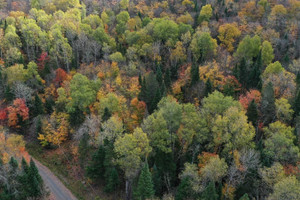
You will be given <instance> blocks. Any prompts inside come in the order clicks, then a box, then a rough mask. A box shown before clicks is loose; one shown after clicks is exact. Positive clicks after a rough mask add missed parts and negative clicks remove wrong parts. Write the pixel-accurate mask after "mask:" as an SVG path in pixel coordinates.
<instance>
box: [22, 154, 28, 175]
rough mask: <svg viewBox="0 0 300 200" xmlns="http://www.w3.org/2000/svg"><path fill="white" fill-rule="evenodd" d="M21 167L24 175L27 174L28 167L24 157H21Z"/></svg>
mask: <svg viewBox="0 0 300 200" xmlns="http://www.w3.org/2000/svg"><path fill="white" fill-rule="evenodd" d="M21 167H22V170H23V171H24V172H25V173H28V170H29V166H28V164H27V162H26V161H25V159H24V157H22V162H21Z"/></svg>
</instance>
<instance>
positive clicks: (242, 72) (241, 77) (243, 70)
mask: <svg viewBox="0 0 300 200" xmlns="http://www.w3.org/2000/svg"><path fill="white" fill-rule="evenodd" d="M236 77H237V78H238V81H239V82H240V83H241V84H242V85H243V86H245V87H247V83H248V78H247V77H248V71H247V66H246V59H245V58H243V59H242V60H241V62H240V64H239V65H238V68H237V72H236Z"/></svg>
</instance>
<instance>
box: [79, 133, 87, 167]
mask: <svg viewBox="0 0 300 200" xmlns="http://www.w3.org/2000/svg"><path fill="white" fill-rule="evenodd" d="M88 141H89V135H88V134H83V137H82V138H81V140H80V143H79V146H78V153H79V164H80V166H81V167H82V168H84V164H85V161H86V159H87V155H88V152H89V145H88Z"/></svg>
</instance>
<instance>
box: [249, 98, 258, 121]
mask: <svg viewBox="0 0 300 200" xmlns="http://www.w3.org/2000/svg"><path fill="white" fill-rule="evenodd" d="M247 116H248V121H250V122H252V124H253V126H256V125H257V119H258V112H257V105H256V103H255V101H254V100H252V101H251V103H250V104H249V106H248V109H247Z"/></svg>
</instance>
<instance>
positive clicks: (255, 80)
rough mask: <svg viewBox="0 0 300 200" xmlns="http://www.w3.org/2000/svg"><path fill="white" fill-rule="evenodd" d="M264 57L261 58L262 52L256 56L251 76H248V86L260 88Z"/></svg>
mask: <svg viewBox="0 0 300 200" xmlns="http://www.w3.org/2000/svg"><path fill="white" fill-rule="evenodd" d="M262 65H263V63H262V58H261V52H260V53H259V54H258V57H257V58H256V61H255V63H254V66H253V69H252V71H251V72H250V78H248V81H247V86H248V88H249V87H251V88H259V86H260V82H261V80H260V76H261V67H262Z"/></svg>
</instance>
